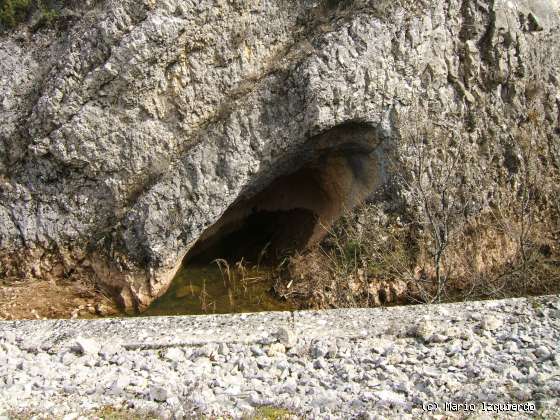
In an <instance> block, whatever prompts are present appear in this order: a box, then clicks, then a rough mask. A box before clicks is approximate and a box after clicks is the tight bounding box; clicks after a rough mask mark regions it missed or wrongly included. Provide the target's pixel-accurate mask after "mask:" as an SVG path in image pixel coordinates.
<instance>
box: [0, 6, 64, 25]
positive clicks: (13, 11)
mask: <svg viewBox="0 0 560 420" xmlns="http://www.w3.org/2000/svg"><path fill="white" fill-rule="evenodd" d="M63 3H64V2H63V1H55V0H0V30H6V29H13V28H15V27H16V26H17V25H19V24H20V23H23V22H26V21H28V20H29V19H30V17H31V16H36V18H37V19H36V22H35V23H34V25H33V26H34V29H39V28H41V27H45V26H51V25H52V24H53V23H54V22H55V21H56V19H57V18H58V17H59V15H60V8H61V7H62V6H63Z"/></svg>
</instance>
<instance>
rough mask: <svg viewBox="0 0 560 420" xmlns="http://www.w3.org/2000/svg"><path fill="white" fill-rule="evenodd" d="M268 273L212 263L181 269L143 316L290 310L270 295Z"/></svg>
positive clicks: (282, 302)
mask: <svg viewBox="0 0 560 420" xmlns="http://www.w3.org/2000/svg"><path fill="white" fill-rule="evenodd" d="M272 287H273V280H272V276H271V275H270V270H268V269H266V268H263V267H260V268H259V269H256V268H252V269H246V268H239V267H238V268H237V269H229V267H227V266H225V265H222V266H219V265H218V264H216V263H212V264H208V265H199V266H197V265H194V266H189V265H185V266H183V267H182V268H181V269H180V270H179V272H178V273H177V275H176V276H175V278H174V279H173V282H172V284H171V286H170V287H169V289H168V291H167V292H166V293H165V294H164V295H163V296H161V297H160V298H159V299H157V300H155V301H154V302H153V303H152V305H150V307H149V308H148V309H147V310H146V311H145V312H143V313H142V315H143V316H161V315H200V314H225V313H239V312H261V311H286V310H291V309H294V308H292V307H290V305H289V304H288V303H287V302H286V301H283V300H282V299H280V298H278V297H276V296H275V295H274V294H273V293H272Z"/></svg>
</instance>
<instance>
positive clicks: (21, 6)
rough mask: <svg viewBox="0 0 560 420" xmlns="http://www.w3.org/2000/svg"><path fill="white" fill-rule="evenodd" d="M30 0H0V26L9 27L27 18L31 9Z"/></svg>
mask: <svg viewBox="0 0 560 420" xmlns="http://www.w3.org/2000/svg"><path fill="white" fill-rule="evenodd" d="M31 5H32V4H31V0H1V2H0V28H1V27H4V28H8V29H11V28H13V27H15V26H16V25H17V24H19V23H20V22H23V21H24V20H25V19H27V17H28V15H29V12H30V10H31Z"/></svg>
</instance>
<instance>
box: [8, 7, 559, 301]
mask: <svg viewBox="0 0 560 420" xmlns="http://www.w3.org/2000/svg"><path fill="white" fill-rule="evenodd" d="M342 3H343V5H342V6H339V7H334V6H332V4H333V2H331V1H329V2H320V1H313V0H299V1H289V2H288V1H286V2H283V1H282V2H276V1H271V2H268V1H267V2H253V1H236V2H226V1H205V0H203V1H198V0H197V1H188V0H184V1H181V0H167V1H162V2H156V1H148V0H146V1H143V2H142V1H135V0H107V1H99V2H96V3H94V4H90V3H87V2H86V4H84V5H83V6H81V7H82V8H81V9H77V10H75V13H74V17H73V18H72V19H70V20H69V22H68V24H67V25H66V26H65V29H62V30H48V29H43V30H40V31H38V32H35V33H33V32H32V31H31V29H29V28H26V27H23V26H22V27H20V28H18V29H17V30H16V31H15V32H10V33H7V34H4V35H2V36H1V37H0V255H1V259H2V263H3V271H4V275H14V276H21V277H25V276H29V275H33V276H39V277H45V276H46V277H48V276H53V277H61V276H70V275H76V276H86V277H88V278H90V279H91V281H96V282H99V283H101V284H103V285H105V286H107V287H109V288H110V289H111V290H112V291H113V292H114V293H115V294H116V295H118V296H120V299H121V301H122V303H123V304H124V305H125V306H126V307H128V308H139V309H142V308H144V307H145V306H146V305H147V304H149V303H150V302H151V301H152V300H153V299H154V298H156V297H157V296H159V295H161V294H162V293H163V292H164V291H165V290H166V288H167V287H168V285H169V283H170V281H171V279H172V277H173V275H174V273H175V272H176V270H177V268H178V267H179V266H180V264H181V261H182V259H183V257H184V256H185V254H186V253H187V252H188V250H189V248H190V247H192V245H193V244H194V243H195V242H196V241H197V239H199V238H200V237H201V235H203V233H204V232H205V230H207V229H208V228H211V227H212V226H213V225H214V224H215V223H216V222H217V221H218V220H220V218H221V216H222V215H224V213H226V211H228V209H230V210H229V213H228V217H231V218H230V219H228V217H226V219H222V221H221V222H220V226H222V225H227V224H228V223H229V222H232V223H233V221H234V220H235V212H236V211H238V212H241V213H243V212H244V211H246V208H245V207H243V203H247V202H250V200H251V199H253V198H254V197H255V196H257V195H258V194H259V193H262V192H263V191H267V188H268V187H270V185H273V183H274V182H275V180H278V179H282V177H284V176H290V175H291V174H293V173H297V171H298V170H300V169H302V168H306V167H307V166H308V165H310V162H311V163H312V165H314V166H313V167H314V168H315V169H316V170H317V171H318V172H317V173H320V174H323V176H324V177H326V178H324V179H322V180H319V181H317V184H316V185H318V186H326V185H328V186H332V185H334V184H333V180H334V179H336V180H337V182H339V184H336V185H334V189H337V190H336V191H334V190H332V191H323V192H322V193H323V194H324V196H325V197H327V198H326V201H327V202H328V204H325V206H324V208H321V209H318V208H314V206H320V204H317V201H315V202H314V203H307V204H305V203H304V204H305V205H306V206H307V207H304V208H306V209H310V211H312V212H313V213H314V214H315V215H316V216H321V217H322V218H324V219H325V221H326V222H327V223H329V222H330V221H332V219H335V218H336V217H337V215H339V214H340V211H342V209H343V208H344V207H348V206H350V207H351V206H352V205H354V204H356V202H358V201H360V200H363V199H364V198H365V197H366V196H367V195H368V194H370V193H372V192H374V191H375V189H377V188H380V187H383V186H384V185H386V183H387V182H389V180H390V169H389V168H388V166H387V164H386V163H387V162H386V161H385V160H384V156H385V155H386V153H387V151H388V150H390V149H395V148H398V147H399V138H400V136H399V133H400V128H401V127H400V126H399V124H397V122H396V121H398V120H399V119H398V118H397V117H398V116H401V117H402V116H405V117H407V116H409V117H410V118H413V117H414V115H409V113H410V109H409V106H410V105H411V104H412V102H413V100H414V99H415V98H416V97H418V96H422V97H425V98H427V99H428V100H429V101H430V104H432V106H433V110H432V111H433V112H435V114H437V115H439V116H440V118H441V121H440V122H441V123H442V124H447V125H451V126H453V128H454V129H455V130H456V131H457V133H459V134H458V136H459V138H460V140H461V141H463V142H464V146H462V147H464V148H465V149H468V150H469V151H471V152H472V153H473V154H474V155H476V156H478V159H476V160H473V161H471V162H462V164H464V165H465V174H466V176H468V174H469V172H470V171H471V170H474V169H478V170H482V171H484V173H485V174H487V178H488V179H494V180H497V182H496V187H495V188H496V190H499V188H500V184H499V182H500V180H501V179H503V176H501V175H502V174H503V172H504V171H506V170H507V169H506V165H505V162H506V159H507V158H508V156H509V155H508V153H509V152H508V150H509V149H507V147H506V146H505V145H506V144H507V142H508V141H509V136H510V129H511V127H515V126H517V125H518V124H519V121H521V120H522V119H523V116H524V115H526V114H527V110H528V109H529V106H531V107H533V108H534V109H536V110H537V111H538V112H539V113H540V114H544V115H545V121H546V126H545V127H544V129H543V130H544V131H543V136H542V147H543V148H545V147H547V145H548V146H550V145H551V144H552V145H554V144H556V145H557V144H558V131H556V132H555V130H558V125H559V123H560V116H559V108H558V107H559V106H560V93H559V91H558V86H559V79H560V74H559V70H558V66H557V65H556V66H554V65H553V64H551V63H558V62H560V57H559V56H558V49H557V48H555V46H556V45H559V44H560V40H559V35H558V34H559V32H558V24H559V21H560V19H559V2H558V1H552V0H550V1H545V0H539V1H537V0H534V1H530V0H525V1H522V0H512V1H507V2H506V1H485V0H482V1H458V0H451V1H426V2H411V4H412V5H411V6H406V2H402V4H404V6H402V5H401V2H379V1H370V2H368V1H358V0H356V1H354V2H342ZM385 3H387V4H385ZM535 82H538V89H536V90H535V89H532V87H533V86H534V83H535ZM337 153H338V154H337ZM356 153H357V154H358V156H357V157H356ZM335 155H336V159H339V161H338V164H334V166H333V165H332V162H331V163H329V162H327V161H328V159H329V156H331V158H330V159H334V158H332V156H335ZM321 162H323V163H324V165H325V168H327V169H321V167H320V166H321ZM318 166H319V167H318ZM333 174H334V175H333ZM302 194H303V193H302ZM300 197H301V195H300ZM296 201H297V200H296ZM240 203H241V204H240ZM270 203H272V202H271V201H270V202H269V204H270ZM304 204H301V205H304ZM270 206H272V207H274V209H275V210H278V208H281V209H282V210H290V209H288V208H286V205H284V204H279V203H273V204H270ZM265 207H266V206H265ZM311 207H313V208H311ZM236 209H237V210H236ZM239 209H241V210H239ZM269 210H270V209H269ZM232 214H233V215H234V216H233V217H232V216H231V215H232ZM224 220H225V221H224ZM220 226H218V227H214V228H213V229H214V230H217V229H218V228H219V227H220ZM315 231H316V228H315V227H314V226H311V227H310V232H315ZM314 235H315V234H314V233H312V234H311V235H310V237H309V238H307V239H309V240H312V239H313V237H314Z"/></svg>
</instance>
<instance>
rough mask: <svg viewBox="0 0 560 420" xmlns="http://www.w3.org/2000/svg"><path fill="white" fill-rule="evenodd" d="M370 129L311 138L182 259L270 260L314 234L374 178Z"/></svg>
mask: <svg viewBox="0 0 560 420" xmlns="http://www.w3.org/2000/svg"><path fill="white" fill-rule="evenodd" d="M378 139H379V136H378V135H377V131H376V130H375V128H373V127H371V126H369V125H367V124H360V123H348V124H344V125H341V126H338V127H335V128H333V129H330V130H328V131H326V132H324V133H322V134H320V135H318V136H314V137H312V138H311V139H310V140H309V141H308V142H307V143H306V144H305V145H304V147H302V148H300V150H298V151H297V152H296V153H294V154H293V155H291V156H287V157H285V158H284V159H282V160H281V162H279V163H278V164H276V165H275V166H273V168H272V170H269V171H268V176H262V177H259V176H257V177H256V178H255V180H254V182H253V183H252V184H251V185H250V186H249V187H248V188H247V189H246V190H245V191H244V192H242V194H240V196H239V198H238V199H237V200H236V201H235V202H234V203H233V204H232V205H231V206H230V207H229V208H228V209H227V210H226V211H225V212H224V213H223V214H222V216H221V217H220V219H219V220H218V221H217V222H215V223H214V224H212V225H211V226H210V227H208V228H207V229H206V230H205V231H204V232H203V233H202V235H201V236H200V237H199V238H198V240H197V241H196V243H195V244H194V245H193V246H192V247H191V248H190V250H189V251H188V253H187V254H186V256H185V258H184V259H183V263H184V264H206V263H209V262H211V261H213V260H215V259H217V258H220V259H225V260H227V261H230V262H237V261H240V260H243V261H246V262H251V263H260V262H262V260H263V259H264V261H265V262H268V263H273V264H274V263H276V262H278V261H279V260H280V259H282V258H283V257H284V256H286V255H289V254H291V253H293V252H299V251H303V250H305V249H306V248H308V247H310V246H311V245H313V244H315V243H317V242H318V241H320V240H321V239H322V238H323V237H324V236H325V234H326V233H327V231H328V228H329V227H330V226H331V225H332V223H334V222H335V221H336V220H337V219H338V218H339V217H340V216H342V215H343V214H344V213H345V212H346V211H348V210H351V209H352V208H354V207H355V206H356V205H358V204H360V203H361V202H363V201H364V200H365V199H366V198H367V197H368V195H370V194H371V193H372V191H374V190H375V188H376V187H377V186H379V185H380V182H381V179H382V170H381V167H382V165H381V164H380V161H379V153H378V152H379V151H378V146H379V140H378Z"/></svg>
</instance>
